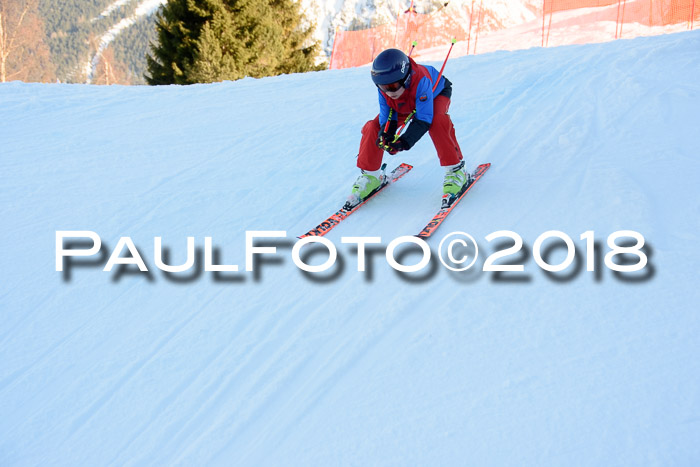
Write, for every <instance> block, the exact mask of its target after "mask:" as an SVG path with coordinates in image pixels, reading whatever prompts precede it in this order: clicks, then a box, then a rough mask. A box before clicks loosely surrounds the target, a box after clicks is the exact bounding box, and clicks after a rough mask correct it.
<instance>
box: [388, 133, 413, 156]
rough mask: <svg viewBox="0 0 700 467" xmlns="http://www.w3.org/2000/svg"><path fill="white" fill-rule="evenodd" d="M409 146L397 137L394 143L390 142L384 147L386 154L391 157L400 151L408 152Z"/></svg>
mask: <svg viewBox="0 0 700 467" xmlns="http://www.w3.org/2000/svg"><path fill="white" fill-rule="evenodd" d="M409 149H411V146H409V144H408V143H407V142H406V140H404V139H403V138H402V137H399V139H397V140H396V141H391V142H389V144H388V145H387V147H386V152H388V153H389V154H391V155H392V156H393V155H394V154H396V153H398V152H401V151H408V150H409Z"/></svg>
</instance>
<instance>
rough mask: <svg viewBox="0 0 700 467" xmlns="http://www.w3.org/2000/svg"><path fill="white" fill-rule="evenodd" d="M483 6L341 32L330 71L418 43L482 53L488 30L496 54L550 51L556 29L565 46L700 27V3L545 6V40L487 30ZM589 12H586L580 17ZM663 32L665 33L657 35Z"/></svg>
mask: <svg viewBox="0 0 700 467" xmlns="http://www.w3.org/2000/svg"><path fill="white" fill-rule="evenodd" d="M483 3H484V0H471V7H470V6H469V5H468V4H467V5H466V6H465V7H462V8H460V7H453V6H451V5H449V4H446V6H445V7H443V8H440V9H439V10H437V11H435V12H433V13H430V14H420V13H417V12H416V11H415V10H414V9H413V7H412V6H411V7H410V8H409V9H408V10H407V11H405V12H403V13H402V14H400V15H399V16H398V18H397V20H396V23H395V24H385V25H382V26H378V27H375V28H369V29H363V30H359V31H336V35H335V40H334V42H333V52H332V54H331V64H330V67H331V68H333V69H340V68H348V67H354V66H361V65H365V64H368V63H371V62H372V60H374V57H376V56H377V54H379V52H381V51H382V50H385V49H387V48H390V47H394V48H398V49H401V50H403V51H405V52H406V53H408V52H409V51H410V50H411V44H412V43H413V42H414V41H415V42H417V47H418V49H419V50H421V51H422V50H426V49H429V48H431V47H436V46H446V45H448V44H449V43H450V41H451V40H453V39H455V40H457V41H459V42H466V50H467V53H468V54H469V53H476V45H477V42H478V41H479V40H480V39H481V38H480V37H479V35H480V34H483V32H484V31H485V30H488V29H492V31H491V32H490V33H489V34H486V35H485V36H484V39H483V40H484V41H485V42H484V44H485V45H484V46H483V47H482V46H481V43H480V45H479V46H480V49H485V50H486V51H493V50H504V49H505V50H514V49H517V48H527V47H532V46H535V45H541V46H547V45H549V43H550V32H551V31H554V29H555V28H556V34H554V33H552V34H553V36H554V37H553V39H554V40H553V42H554V43H555V45H564V44H574V43H578V44H580V43H586V42H591V41H595V40H600V39H599V37H601V33H600V31H601V28H602V31H603V33H602V37H606V34H610V36H609V37H610V39H612V38H613V37H614V38H620V37H622V36H623V32H624V33H625V34H626V37H627V36H630V37H631V36H635V35H648V34H659V33H664V32H668V30H667V29H664V28H665V27H668V26H672V30H674V31H675V30H678V29H679V28H683V29H685V28H686V27H687V29H693V28H694V26H695V24H697V23H700V0H542V20H541V40H540V38H539V37H538V36H539V31H538V29H539V28H540V26H539V25H535V26H534V28H531V27H529V26H528V27H525V28H522V27H520V26H516V27H514V28H512V29H511V30H510V31H509V30H507V29H502V28H501V29H500V30H499V29H498V28H496V30H493V27H486V26H485V23H487V22H490V23H491V24H490V26H492V25H493V24H494V22H497V21H494V18H493V17H492V14H491V13H490V12H489V11H488V9H484V7H483ZM583 9H586V10H585V11H582V12H580V13H576V12H574V10H583ZM567 12H570V13H571V14H567ZM553 18H554V19H553ZM613 23H614V26H615V33H614V35H613V33H612V26H613ZM686 25H687V26H686ZM640 26H642V28H641V29H640ZM658 27H661V28H662V29H660V30H652V29H651V28H658ZM645 28H646V29H645ZM504 33H506V34H504ZM499 34H500V37H499ZM506 36H507V37H506ZM462 50H464V48H462ZM472 50H473V52H472Z"/></svg>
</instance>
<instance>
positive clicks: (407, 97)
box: [348, 49, 469, 205]
mask: <svg viewBox="0 0 700 467" xmlns="http://www.w3.org/2000/svg"><path fill="white" fill-rule="evenodd" d="M371 74H372V81H374V84H375V85H376V86H377V92H378V93H379V115H377V116H376V117H375V118H374V120H370V121H368V122H367V123H366V124H365V125H364V127H363V128H362V140H361V141H360V151H359V154H358V157H357V166H358V167H359V168H360V170H361V171H362V173H361V174H360V176H359V177H358V178H357V181H355V184H354V185H353V187H352V194H351V195H350V197H349V199H348V204H349V205H353V204H357V203H358V202H360V201H361V200H362V199H364V198H366V197H367V196H368V195H370V194H371V193H372V192H373V191H374V190H376V189H377V188H379V187H380V186H381V184H382V182H383V181H384V176H385V175H384V173H383V171H382V170H381V166H382V159H383V156H384V151H386V152H388V153H389V154H391V155H395V154H396V153H398V152H400V151H407V150H409V149H411V148H412V147H413V145H415V144H416V142H417V141H418V140H419V139H420V138H421V137H422V136H423V135H425V133H430V138H431V139H432V140H433V144H434V145H435V149H436V150H437V155H438V158H439V159H440V165H441V166H442V167H444V168H445V179H444V182H443V185H442V186H443V204H444V203H445V199H446V198H448V199H449V198H450V197H455V196H456V194H457V193H459V191H460V190H461V189H462V188H463V187H464V186H465V185H466V184H467V183H468V182H469V174H468V173H467V172H466V170H465V169H464V161H463V158H462V151H461V149H460V148H459V143H457V138H456V137H455V129H454V125H453V124H452V120H451V119H450V116H449V115H448V113H447V112H448V109H449V107H450V97H451V96H452V83H451V82H450V81H449V80H447V78H445V77H444V76H442V77H440V78H439V81H437V80H438V76H439V73H438V70H436V69H435V68H434V67H432V66H428V65H425V66H424V65H419V64H417V63H416V62H415V61H414V60H413V59H412V58H410V57H408V56H406V54H405V53H403V52H402V51H400V50H398V49H387V50H385V51H383V52H382V53H380V54H379V55H377V57H376V58H375V59H374V62H373V63H372V70H371ZM436 81H437V86H436V85H435V82H436ZM413 111H415V114H414V115H413V119H412V121H411V123H410V125H409V126H408V128H407V130H406V132H405V133H404V134H403V135H401V136H399V137H398V138H396V131H397V128H398V125H399V122H402V123H403V122H404V121H406V119H407V118H409V115H411V113H412V112H413Z"/></svg>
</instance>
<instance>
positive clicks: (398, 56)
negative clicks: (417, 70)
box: [371, 49, 411, 86]
mask: <svg viewBox="0 0 700 467" xmlns="http://www.w3.org/2000/svg"><path fill="white" fill-rule="evenodd" d="M371 73H372V81H374V84H376V85H377V86H379V85H380V84H390V83H397V82H400V83H403V82H404V81H405V80H406V78H407V77H408V76H409V74H410V73H411V63H410V62H409V60H408V57H407V56H406V54H405V53H403V52H402V51H400V50H399V49H386V50H385V51H384V52H382V53H380V54H379V55H377V57H376V58H375V59H374V62H372V72H371Z"/></svg>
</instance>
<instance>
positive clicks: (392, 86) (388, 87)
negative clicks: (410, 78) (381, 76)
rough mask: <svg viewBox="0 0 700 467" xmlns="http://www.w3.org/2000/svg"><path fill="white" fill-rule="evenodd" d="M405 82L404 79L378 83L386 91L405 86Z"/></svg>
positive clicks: (396, 89)
mask: <svg viewBox="0 0 700 467" xmlns="http://www.w3.org/2000/svg"><path fill="white" fill-rule="evenodd" d="M403 84H404V82H403V81H397V82H395V83H389V84H378V85H377V86H379V89H381V90H382V91H384V92H396V91H398V90H399V89H401V88H402V87H403Z"/></svg>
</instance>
